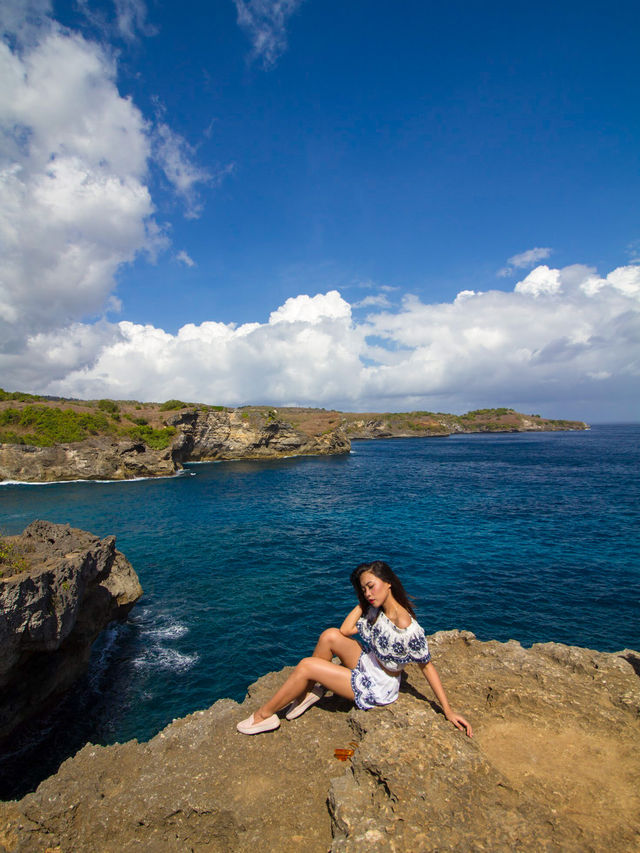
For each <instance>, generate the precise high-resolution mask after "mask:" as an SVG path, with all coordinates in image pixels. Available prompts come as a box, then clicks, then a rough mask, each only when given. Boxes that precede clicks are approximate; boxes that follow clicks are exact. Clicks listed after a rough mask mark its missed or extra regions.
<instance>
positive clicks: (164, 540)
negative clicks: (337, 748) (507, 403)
mask: <svg viewBox="0 0 640 853" xmlns="http://www.w3.org/2000/svg"><path fill="white" fill-rule="evenodd" d="M639 474H640V425H608V426H595V427H593V428H592V429H591V430H589V431H587V432H558V433H520V434H502V435H500V434H498V435H492V434H485V435H459V436H452V437H449V438H437V439H435V438H431V439H420V438H415V439H391V440H379V441H359V442H354V444H353V451H352V453H351V454H349V455H346V456H339V457H325V458H322V457H307V458H291V459H282V460H277V461H239V462H224V463H207V464H198V465H191V466H188V468H187V469H186V471H185V472H184V473H183V474H181V475H180V476H177V477H173V478H167V479H158V480H140V481H135V482H120V483H96V482H82V483H64V484H52V485H25V484H5V485H2V486H0V530H1V532H2V533H3V534H12V533H17V532H20V531H22V530H23V529H24V527H25V526H26V525H27V524H29V523H30V522H31V521H33V520H34V519H36V518H44V519H48V520H50V521H54V522H68V523H69V524H71V525H72V526H74V527H80V528H84V529H86V530H89V531H91V532H93V533H95V534H97V535H99V536H106V535H108V534H115V535H116V537H117V547H118V548H119V549H120V550H121V551H123V552H124V553H125V555H126V556H127V557H128V558H129V560H130V561H131V562H132V563H133V565H134V567H135V569H136V571H137V573H138V576H139V578H140V581H141V583H142V586H143V588H144V596H143V598H142V599H141V600H140V602H139V603H138V604H137V605H136V606H135V607H134V608H133V610H132V611H131V614H130V616H129V618H128V620H127V622H126V623H124V624H121V625H114V626H112V627H110V628H109V629H108V630H107V631H105V632H104V633H103V635H102V636H101V638H100V639H99V640H98V641H97V642H96V644H95V647H94V651H93V655H92V660H91V666H90V669H89V672H88V674H87V676H86V677H85V678H84V679H83V680H82V681H81V682H80V683H79V684H78V686H77V687H76V688H74V690H73V691H72V693H71V694H70V696H69V697H68V699H67V700H66V701H65V702H64V704H63V705H61V706H59V707H58V708H57V709H55V710H54V711H52V712H51V713H50V714H49V715H48V716H47V717H45V718H43V719H40V720H38V721H37V722H36V723H34V724H32V725H30V726H27V727H25V729H24V730H23V731H22V732H20V733H19V734H18V735H17V736H16V737H15V738H14V739H13V740H12V743H11V745H10V747H8V748H7V750H6V751H5V753H4V754H3V755H1V756H0V796H2V797H5V798H6V797H12V796H18V795H21V794H23V793H25V792H26V791H28V790H30V789H32V788H33V787H34V786H35V785H36V784H37V783H38V782H39V781H40V780H41V779H42V778H44V777H46V776H47V775H49V774H50V773H52V772H54V771H55V770H56V768H57V766H58V765H59V763H60V761H61V760H63V759H64V758H66V757H68V756H69V755H72V754H73V753H74V752H75V751H77V749H79V748H80V747H81V746H82V745H83V744H84V743H86V742H87V741H91V742H93V743H102V744H108V743H113V742H116V741H120V742H121V741H124V740H128V739H130V738H134V737H135V738H138V739H139V740H146V739H148V738H150V737H152V736H153V735H154V734H155V733H156V732H158V731H159V730H160V729H161V728H163V727H164V726H165V725H166V724H167V723H169V722H171V720H172V719H174V718H176V717H180V716H184V715H185V714H188V713H190V712H192V711H195V710H197V709H199V708H204V707H208V706H209V705H211V703H212V702H214V701H216V700H217V699H219V698H221V697H224V696H228V697H232V698H234V699H237V700H242V699H243V697H244V695H245V690H246V687H247V685H248V684H249V683H250V682H252V681H254V680H255V679H256V678H257V677H259V676H260V675H262V674H264V673H265V672H268V671H270V670H273V669H279V668H281V667H283V666H285V665H287V664H293V663H295V662H296V661H297V660H298V658H300V657H301V656H304V655H307V654H309V653H310V652H311V650H312V648H313V645H314V642H315V638H316V636H317V634H318V633H319V632H320V631H321V630H322V629H323V628H325V627H327V626H329V625H335V624H339V623H340V622H341V621H342V619H343V618H344V616H345V614H346V613H347V612H348V611H349V610H350V609H351V607H352V606H353V605H354V603H355V600H354V593H353V590H352V588H351V586H350V584H349V573H350V572H351V570H352V569H353V568H354V567H355V566H356V565H357V564H358V563H360V562H363V561H369V560H373V559H383V560H386V561H387V562H389V563H390V565H391V566H392V567H393V568H394V569H395V570H396V571H397V572H398V574H399V575H400V577H401V578H402V580H403V581H404V583H405V586H406V587H407V589H408V591H409V593H410V594H411V595H412V596H413V597H414V599H415V603H416V609H417V612H418V617H419V620H420V622H421V624H422V625H423V627H424V628H425V630H426V631H427V633H431V632H434V631H437V630H441V629H451V628H463V629H467V630H470V631H473V632H474V633H475V634H476V635H477V636H478V637H479V638H480V639H483V640H484V639H497V640H501V641H506V640H508V639H511V638H513V639H516V640H519V641H520V642H521V643H522V644H523V645H530V644H532V643H536V642H545V641H549V640H553V641H558V642H562V643H568V644H572V645H580V646H587V647H590V648H594V649H598V650H601V651H617V650H619V649H623V648H625V647H628V648H635V649H640V618H639V616H640V536H639V535H638V534H639V531H640V476H639Z"/></svg>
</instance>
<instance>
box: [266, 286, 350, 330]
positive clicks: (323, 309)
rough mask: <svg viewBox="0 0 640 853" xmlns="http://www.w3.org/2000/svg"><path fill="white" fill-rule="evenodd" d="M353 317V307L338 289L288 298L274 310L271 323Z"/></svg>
mask: <svg viewBox="0 0 640 853" xmlns="http://www.w3.org/2000/svg"><path fill="white" fill-rule="evenodd" d="M350 317H351V307H350V305H349V303H348V302H345V301H344V299H343V298H342V297H341V296H340V294H339V293H338V291H337V290H330V291H329V292H328V293H318V294H317V295H316V296H306V295H302V296H295V297H292V298H291V299H287V301H286V302H285V303H284V305H282V306H280V308H278V310H277V311H272V312H271V315H270V317H269V323H271V324H274V325H275V324H276V323H299V322H302V323H309V324H311V325H313V324H315V323H319V322H320V321H321V320H323V319H325V318H326V319H334V320H335V319H344V320H348V319H349V318H350Z"/></svg>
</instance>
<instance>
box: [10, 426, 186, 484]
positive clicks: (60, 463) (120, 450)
mask: <svg viewBox="0 0 640 853" xmlns="http://www.w3.org/2000/svg"><path fill="white" fill-rule="evenodd" d="M175 471H176V465H175V463H174V460H173V457H172V453H171V449H170V448H167V449H165V450H152V449H151V448H150V447H148V446H147V445H146V444H145V443H144V442H142V441H116V440H115V439H113V438H109V437H107V436H98V437H96V438H88V439H86V440H85V441H77V442H74V443H73V444H56V445H54V446H53V447H34V446H32V445H28V444H27V445H25V444H0V479H3V480H20V481H24V482H29V483H34V482H38V483H49V482H54V481H57V480H130V479H133V478H134V477H161V476H170V475H171V474H174V473H175Z"/></svg>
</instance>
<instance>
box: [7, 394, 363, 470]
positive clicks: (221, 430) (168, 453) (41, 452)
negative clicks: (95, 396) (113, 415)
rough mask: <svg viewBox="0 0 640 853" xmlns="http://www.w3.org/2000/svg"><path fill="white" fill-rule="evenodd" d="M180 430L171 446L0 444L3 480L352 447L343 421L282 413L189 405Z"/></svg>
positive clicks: (174, 420) (107, 441) (178, 421)
mask: <svg viewBox="0 0 640 853" xmlns="http://www.w3.org/2000/svg"><path fill="white" fill-rule="evenodd" d="M168 424H169V425H170V426H173V427H176V429H177V434H176V437H175V439H174V441H173V443H172V445H171V446H170V447H167V448H165V449H164V450H153V449H152V448H150V447H149V446H148V445H147V444H145V443H144V442H142V441H130V440H128V441H118V440H115V439H113V438H110V437H108V436H98V437H95V438H90V439H86V440H85V441H79V442H75V443H73V444H57V445H54V446H53V447H33V446H31V445H24V444H0V480H17V481H23V482H42V483H46V482H54V481H58V480H129V479H133V478H135V477H162V476H165V477H166V476H171V475H173V474H175V473H176V471H179V470H180V469H181V468H182V467H183V465H184V463H185V462H201V461H208V460H216V459H273V458H278V457H282V456H320V455H325V454H338V453H348V452H349V450H350V449H351V442H350V441H349V439H348V438H347V436H346V433H345V432H344V430H343V429H342V428H340V427H338V428H336V429H331V430H327V431H326V432H323V433H322V434H320V435H314V434H310V433H307V432H304V431H303V430H300V429H296V428H295V427H293V426H292V425H290V424H288V423H284V422H283V421H281V420H277V419H265V418H263V417H255V416H254V417H251V418H250V417H249V416H248V415H246V414H245V415H244V416H243V414H242V413H241V412H226V411H223V412H218V411H209V410H207V409H189V410H187V411H183V412H181V413H180V414H177V415H173V416H171V417H169V418H168Z"/></svg>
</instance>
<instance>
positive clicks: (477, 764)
mask: <svg viewBox="0 0 640 853" xmlns="http://www.w3.org/2000/svg"><path fill="white" fill-rule="evenodd" d="M430 642H431V648H432V652H433V654H434V658H435V661H436V664H437V667H438V670H439V672H440V675H441V677H442V679H443V682H444V683H445V686H446V688H447V692H448V694H449V698H450V699H451V700H452V704H453V705H454V707H456V708H458V709H459V710H461V711H463V712H465V714H466V716H467V717H468V718H469V719H470V720H471V722H472V723H473V725H474V730H475V736H474V738H473V739H472V740H469V739H468V738H466V737H465V736H464V735H463V734H462V733H461V732H458V731H457V730H456V729H454V728H453V727H452V726H451V725H450V724H449V723H448V722H447V721H446V720H445V719H444V717H443V716H442V714H441V713H440V711H439V709H438V707H437V705H436V704H435V702H434V701H433V697H432V695H431V694H430V691H429V688H428V686H427V685H426V682H425V681H424V680H423V679H422V676H421V674H420V672H419V670H418V669H417V668H416V669H414V668H409V670H408V672H407V675H406V677H404V678H403V686H402V690H401V693H400V698H399V699H398V701H397V702H396V703H395V704H393V705H391V706H388V707H386V708H377V709H374V710H373V711H368V712H363V711H358V710H356V709H354V708H353V706H352V705H351V704H350V703H348V702H347V701H346V700H343V699H337V698H335V697H328V698H326V697H325V698H324V699H323V700H321V701H320V702H319V703H318V704H317V705H316V706H314V707H313V708H312V709H311V710H310V711H308V712H307V713H306V714H305V715H304V716H303V717H301V718H300V719H298V720H296V721H294V722H290V723H289V722H287V721H285V720H283V722H282V725H281V727H280V729H278V730H277V731H275V732H271V733H269V734H265V735H260V736H256V737H246V736H243V735H240V734H237V733H236V731H235V724H236V722H237V721H238V720H239V719H242V718H243V717H245V716H247V715H248V714H249V713H250V711H251V710H252V709H253V708H255V707H256V705H257V704H259V703H261V702H262V701H263V700H264V698H266V696H267V695H268V694H270V693H271V692H272V691H273V690H274V688H275V687H276V685H278V684H279V683H281V681H282V678H283V673H271V674H269V675H267V676H265V677H264V678H262V679H260V680H259V681H258V682H257V683H256V684H255V685H253V686H252V687H251V688H250V695H249V697H248V698H247V699H246V700H245V702H244V703H243V704H242V705H241V706H239V705H237V704H236V703H235V702H232V701H230V700H226V699H225V700H221V701H219V702H216V703H215V704H214V705H213V706H212V707H211V708H209V709H208V710H206V711H198V712H196V713H194V714H192V715H191V716H189V717H187V718H185V719H182V720H176V721H174V722H173V723H172V724H171V725H169V726H168V727H167V728H166V729H165V730H164V731H163V732H161V733H160V734H159V735H157V736H156V737H155V738H153V740H151V741H150V742H149V743H145V744H138V743H136V742H135V741H133V742H130V743H126V744H120V745H115V746H110V747H96V746H92V745H87V746H85V747H84V748H83V749H82V750H81V751H80V752H79V753H78V754H77V755H76V756H75V757H74V758H72V759H69V760H68V761H66V762H65V763H64V764H63V765H62V767H61V768H60V770H59V772H58V773H57V774H56V775H55V776H53V777H51V778H50V779H48V780H47V781H45V782H43V783H42V785H40V787H39V788H38V790H37V791H36V792H35V793H33V794H29V795H27V796H26V797H24V798H23V799H22V800H21V801H19V802H16V803H5V804H3V805H0V827H2V828H0V849H3V850H4V851H11V853H35V852H36V851H38V853H41V851H42V850H44V849H46V848H50V849H53V850H60V851H68V850H82V851H84V853H94V851H95V853H98V851H100V853H110V852H111V851H113V853H116V851H117V853H128V851H134V850H135V851H149V853H151V851H158V850H161V851H163V853H165V851H166V853H173V851H175V853H178V851H180V853H183V851H185V850H191V851H202V853H205V851H206V853H213V851H221V853H222V851H225V853H228V851H239V853H244V851H247V853H249V851H251V853H253V851H255V850H256V849H260V850H268V851H270V852H271V853H279V851H282V853H284V851H286V853H290V851H292V850H304V851H305V853H307V851H309V853H326V851H327V850H329V849H330V850H332V851H334V853H338V851H339V852H340V853H370V851H397V853H404V851H407V850H420V851H445V850H446V851H459V853H468V851H480V850H490V851H492V853H500V851H504V853H507V851H508V853H512V851H514V850H517V851H531V853H534V851H535V853H539V851H547V853H552V851H556V853H567V851H568V853H578V851H579V853H589V851H591V853H596V851H602V850H615V851H631V850H637V849H638V845H639V843H640V784H639V782H640V757H639V753H640V750H639V749H638V746H639V744H640V718H639V714H640V680H639V678H638V673H640V656H638V654H637V653H635V652H629V651H626V652H620V653H618V654H602V653H598V652H594V651H590V650H588V649H578V648H571V647H567V646H561V645H557V644H553V643H550V644H544V645H536V646H533V647H532V648H531V649H523V648H522V647H521V646H520V645H519V644H518V643H515V642H509V643H505V644H502V643H497V642H488V643H483V642H479V641H477V640H476V639H475V638H474V637H473V635H472V634H469V633H467V632H457V631H453V632H442V633H439V634H436V635H434V636H433V637H431V638H430ZM350 742H353V744H355V753H354V755H353V757H352V759H351V761H350V762H347V763H341V762H340V761H338V760H336V758H335V755H334V750H335V749H336V748H345V747H348V746H349V744H350Z"/></svg>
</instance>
